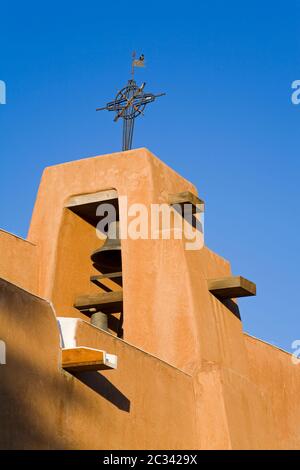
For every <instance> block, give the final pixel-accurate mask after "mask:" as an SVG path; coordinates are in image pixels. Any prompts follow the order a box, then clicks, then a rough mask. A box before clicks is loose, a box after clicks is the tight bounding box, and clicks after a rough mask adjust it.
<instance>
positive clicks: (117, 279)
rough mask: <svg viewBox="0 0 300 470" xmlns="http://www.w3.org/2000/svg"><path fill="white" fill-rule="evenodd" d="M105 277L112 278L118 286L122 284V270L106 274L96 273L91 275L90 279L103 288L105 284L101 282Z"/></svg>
mask: <svg viewBox="0 0 300 470" xmlns="http://www.w3.org/2000/svg"><path fill="white" fill-rule="evenodd" d="M105 279H112V281H114V282H115V283H116V284H118V285H119V286H122V285H123V279H122V272H117V273H108V274H98V275H96V276H91V277H90V281H91V282H92V283H93V284H95V285H96V286H98V287H101V288H105V287H106V284H105V283H104V282H103V280H105Z"/></svg>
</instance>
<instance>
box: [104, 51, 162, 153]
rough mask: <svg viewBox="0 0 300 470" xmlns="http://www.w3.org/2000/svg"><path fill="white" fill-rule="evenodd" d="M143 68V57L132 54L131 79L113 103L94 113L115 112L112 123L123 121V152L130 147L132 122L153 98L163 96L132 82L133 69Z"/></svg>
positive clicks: (144, 84) (143, 84)
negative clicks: (147, 90)
mask: <svg viewBox="0 0 300 470" xmlns="http://www.w3.org/2000/svg"><path fill="white" fill-rule="evenodd" d="M135 67H145V57H144V54H142V55H141V56H140V57H139V59H136V53H135V52H133V54H132V65H131V75H132V78H131V79H129V80H128V83H127V85H126V86H125V87H124V88H122V89H121V90H120V91H119V92H118V93H117V96H116V97H115V99H114V101H111V102H110V103H107V105H106V106H105V107H104V108H97V109H96V111H102V110H104V109H107V111H115V113H116V116H115V118H114V122H117V121H118V120H119V119H120V118H122V119H123V147H122V149H123V150H129V149H131V146H132V138H133V129H134V120H135V118H136V117H138V116H139V115H140V114H142V115H143V114H144V112H143V111H144V109H145V107H146V105H147V104H148V103H152V102H153V101H154V100H155V98H158V97H159V96H164V95H165V93H160V94H159V95H154V94H153V93H145V92H144V88H145V86H146V83H142V84H141V86H138V85H137V84H136V81H135V80H134V68H135Z"/></svg>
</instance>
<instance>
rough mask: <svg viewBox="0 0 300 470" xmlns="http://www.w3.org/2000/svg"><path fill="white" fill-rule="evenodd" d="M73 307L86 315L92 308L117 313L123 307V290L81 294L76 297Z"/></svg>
mask: <svg viewBox="0 0 300 470" xmlns="http://www.w3.org/2000/svg"><path fill="white" fill-rule="evenodd" d="M74 307H75V308H77V309H78V310H80V311H82V312H83V313H86V314H87V315H88V314H90V313H91V312H90V310H91V309H93V308H96V309H98V310H101V312H104V313H118V312H121V310H122V308H123V291H122V290H120V291H113V292H104V293H102V294H93V295H82V296H80V297H77V298H76V300H75V304H74Z"/></svg>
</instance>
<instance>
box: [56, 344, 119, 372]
mask: <svg viewBox="0 0 300 470" xmlns="http://www.w3.org/2000/svg"><path fill="white" fill-rule="evenodd" d="M116 367H117V356H115V355H113V354H107V353H106V352H105V351H101V350H100V349H93V348H87V347H84V346H80V347H77V348H70V349H62V368H63V369H65V370H67V371H69V372H80V371H90V370H107V369H116Z"/></svg>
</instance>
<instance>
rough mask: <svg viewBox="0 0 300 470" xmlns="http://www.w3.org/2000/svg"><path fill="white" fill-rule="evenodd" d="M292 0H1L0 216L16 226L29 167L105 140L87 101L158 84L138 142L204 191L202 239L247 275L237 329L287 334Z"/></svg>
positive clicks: (295, 140) (299, 15) (294, 330)
mask: <svg viewBox="0 0 300 470" xmlns="http://www.w3.org/2000/svg"><path fill="white" fill-rule="evenodd" d="M299 21H300V2H299V1H290V2H261V1H257V0H252V1H251V2H250V1H248V2H247V1H245V2H241V1H230V0H229V1H226V2H225V1H208V0H207V1H189V0H186V1H185V2H176V1H174V0H173V1H159V2H158V1H156V0H154V1H151V2H142V1H140V0H139V1H135V0H132V1H131V2H121V1H118V0H114V1H113V2H103V1H99V0H98V1H88V0H87V1H86V2H58V1H57V0H53V1H51V2H35V1H26V2H5V3H4V2H2V4H1V29H0V40H1V60H0V80H5V82H6V84H7V104H6V105H5V106H3V105H1V106H0V135H1V140H0V169H1V186H0V214H1V220H0V226H1V227H2V228H4V229H5V230H8V231H11V232H14V233H16V234H18V235H21V236H26V234H27V230H28V226H29V222H30V218H31V212H32V208H33V204H34V200H35V196H36V192H37V189H38V184H39V180H40V177H41V173H42V170H43V168H44V167H45V166H49V165H54V164H56V163H60V162H66V161H70V160H74V159H78V158H83V157H86V156H92V155H98V154H102V153H110V152H114V151H118V150H119V149H120V145H121V123H120V124H115V123H113V121H112V119H113V116H112V115H111V114H110V113H105V112H102V113H96V112H95V108H96V107H97V106H101V105H104V104H105V103H106V102H107V101H110V100H111V99H112V98H113V97H114V95H115V93H116V91H117V89H118V88H120V87H121V86H123V85H124V84H125V83H126V81H127V79H128V78H129V70H130V57H131V53H132V50H134V49H135V50H136V51H137V52H138V53H142V52H143V53H144V54H145V56H146V60H147V68H146V69H138V71H137V77H136V78H137V80H138V81H139V82H141V81H146V83H147V86H146V90H148V91H153V92H162V91H165V92H167V96H166V97H163V98H160V99H159V100H158V101H157V102H156V103H154V104H151V105H149V106H148V108H147V110H146V114H145V116H144V117H143V118H142V119H140V120H139V121H137V123H136V129H135V131H136V132H135V138H134V147H148V148H149V149H150V150H151V151H152V152H154V153H155V154H156V155H157V156H159V158H161V159H162V160H164V161H165V162H166V163H167V164H168V165H170V166H172V167H173V168H174V169H175V170H176V171H178V172H179V173H181V174H182V175H183V176H184V177H186V178H187V179H189V180H191V181H192V182H193V183H194V184H195V185H196V186H197V187H198V190H199V195H200V197H202V198H203V199H204V200H205V201H206V218H205V224H206V226H205V228H206V243H207V245H208V246H209V247H210V248H211V249H213V250H214V251H216V252H217V253H219V254H220V255H222V256H224V257H225V258H227V259H229V260H230V261H231V263H232V269H233V272H234V273H235V274H241V275H243V276H245V277H247V278H249V279H251V280H253V281H255V282H256V283H257V287H258V295H257V297H256V298H250V299H241V300H240V302H239V305H240V310H241V315H242V319H243V324H244V328H245V330H246V331H247V332H249V333H250V334H253V335H255V336H258V337H260V338H262V339H264V340H266V341H269V342H271V343H274V344H276V345H278V346H280V347H283V348H285V349H287V350H290V349H291V342H292V341H293V340H294V339H299V338H300V303H299V300H298V289H299V290H300V285H299V268H300V254H299V246H298V243H299V229H300V216H299V207H298V203H299V195H300V189H299V188H300V184H299V176H300V159H299V147H300V142H299V132H300V105H298V106H295V105H293V104H292V103H291V92H292V90H291V83H292V82H293V81H294V80H296V79H300V48H299V46H300V36H299Z"/></svg>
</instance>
